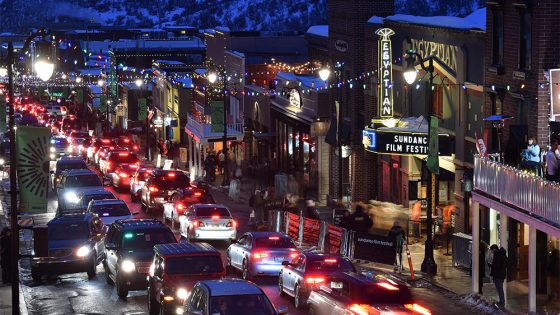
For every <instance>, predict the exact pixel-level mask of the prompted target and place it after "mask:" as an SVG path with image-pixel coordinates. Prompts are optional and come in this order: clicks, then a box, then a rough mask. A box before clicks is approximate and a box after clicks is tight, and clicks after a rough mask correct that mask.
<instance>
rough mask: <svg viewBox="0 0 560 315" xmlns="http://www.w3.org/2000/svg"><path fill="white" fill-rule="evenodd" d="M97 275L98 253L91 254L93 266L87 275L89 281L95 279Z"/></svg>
mask: <svg viewBox="0 0 560 315" xmlns="http://www.w3.org/2000/svg"><path fill="white" fill-rule="evenodd" d="M96 273H97V253H96V252H92V253H91V265H90V266H89V268H88V271H87V275H88V278H89V279H93V278H94V277H95V274H96Z"/></svg>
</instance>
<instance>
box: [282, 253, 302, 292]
mask: <svg viewBox="0 0 560 315" xmlns="http://www.w3.org/2000/svg"><path fill="white" fill-rule="evenodd" d="M290 267H291V269H290V270H288V275H287V280H288V281H287V283H286V284H285V286H286V288H287V289H288V290H289V291H290V292H292V293H294V291H295V287H296V284H297V281H298V279H299V278H300V277H301V275H302V274H303V270H305V256H304V255H299V257H298V259H297V261H296V263H295V265H294V266H290Z"/></svg>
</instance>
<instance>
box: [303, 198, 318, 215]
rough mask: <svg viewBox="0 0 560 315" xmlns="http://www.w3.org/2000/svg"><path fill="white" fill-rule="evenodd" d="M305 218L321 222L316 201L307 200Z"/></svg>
mask: <svg viewBox="0 0 560 315" xmlns="http://www.w3.org/2000/svg"><path fill="white" fill-rule="evenodd" d="M305 205H306V207H305V217H306V218H309V219H315V220H319V213H318V211H317V208H316V207H315V201H313V200H307V201H306V202H305Z"/></svg>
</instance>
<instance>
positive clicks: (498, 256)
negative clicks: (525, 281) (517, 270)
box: [490, 246, 508, 308]
mask: <svg viewBox="0 0 560 315" xmlns="http://www.w3.org/2000/svg"><path fill="white" fill-rule="evenodd" d="M496 248H497V246H496ZM507 264H508V258H507V254H506V250H505V248H503V247H501V248H500V249H495V250H494V256H493V258H492V266H491V268H490V276H492V279H493V280H494V285H495V286H496V291H497V292H498V298H499V301H498V304H497V305H498V307H499V308H504V306H505V304H506V301H505V296H504V280H505V279H506V275H507Z"/></svg>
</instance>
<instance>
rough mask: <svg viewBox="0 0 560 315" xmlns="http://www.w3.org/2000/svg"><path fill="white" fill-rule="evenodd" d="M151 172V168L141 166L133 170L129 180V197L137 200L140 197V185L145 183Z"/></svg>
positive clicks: (142, 185)
mask: <svg viewBox="0 0 560 315" xmlns="http://www.w3.org/2000/svg"><path fill="white" fill-rule="evenodd" d="M151 174H152V169H150V168H144V167H141V168H139V169H137V170H136V172H134V174H133V175H132V179H131V180H130V199H132V200H134V201H137V200H138V199H140V192H141V191H142V187H144V185H145V184H146V179H148V177H149V176H150V175H151Z"/></svg>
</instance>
